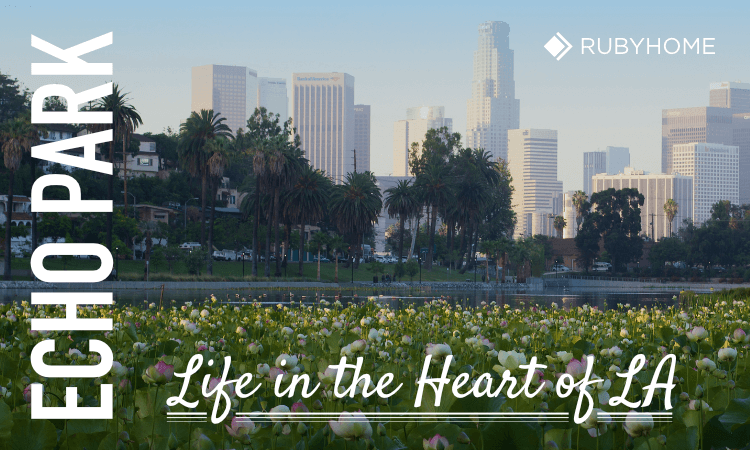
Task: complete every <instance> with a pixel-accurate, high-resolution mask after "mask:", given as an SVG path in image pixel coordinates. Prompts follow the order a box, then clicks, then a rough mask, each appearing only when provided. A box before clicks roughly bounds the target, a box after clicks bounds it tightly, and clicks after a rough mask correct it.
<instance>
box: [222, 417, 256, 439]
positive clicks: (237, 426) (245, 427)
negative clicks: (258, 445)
mask: <svg viewBox="0 0 750 450" xmlns="http://www.w3.org/2000/svg"><path fill="white" fill-rule="evenodd" d="M224 427H225V428H226V429H227V433H229V435H230V436H232V437H233V438H235V439H237V440H238V441H240V442H242V443H243V444H245V445H248V444H250V435H251V434H255V433H257V432H258V431H260V428H255V424H254V423H253V421H252V420H250V419H241V418H239V417H236V416H235V417H234V418H233V419H232V424H231V425H224Z"/></svg>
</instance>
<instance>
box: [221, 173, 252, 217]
mask: <svg viewBox="0 0 750 450" xmlns="http://www.w3.org/2000/svg"><path fill="white" fill-rule="evenodd" d="M246 195H247V193H246V192H240V191H238V190H237V188H236V187H235V186H233V185H232V183H231V182H230V180H229V178H228V177H223V178H222V179H221V186H219V188H218V189H217V190H216V200H217V201H218V202H220V203H221V204H224V205H226V207H227V208H239V207H240V204H241V203H242V200H243V199H244V198H245V196H246ZM217 211H218V208H217Z"/></svg>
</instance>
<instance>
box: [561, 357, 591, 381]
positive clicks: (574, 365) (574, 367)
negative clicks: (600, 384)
mask: <svg viewBox="0 0 750 450" xmlns="http://www.w3.org/2000/svg"><path fill="white" fill-rule="evenodd" d="M586 364H587V361H586V359H585V357H583V356H582V357H581V360H580V361H579V360H577V359H575V358H573V359H571V360H570V362H569V363H568V365H567V367H565V373H567V374H570V375H572V376H573V378H575V379H580V378H581V377H583V376H584V375H585V374H586Z"/></svg>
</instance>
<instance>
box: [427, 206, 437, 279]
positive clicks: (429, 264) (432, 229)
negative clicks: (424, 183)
mask: <svg viewBox="0 0 750 450" xmlns="http://www.w3.org/2000/svg"><path fill="white" fill-rule="evenodd" d="M436 226H437V205H432V217H430V240H429V244H428V247H427V261H426V264H425V266H426V269H427V270H428V271H430V272H432V256H433V248H434V247H435V227H436Z"/></svg>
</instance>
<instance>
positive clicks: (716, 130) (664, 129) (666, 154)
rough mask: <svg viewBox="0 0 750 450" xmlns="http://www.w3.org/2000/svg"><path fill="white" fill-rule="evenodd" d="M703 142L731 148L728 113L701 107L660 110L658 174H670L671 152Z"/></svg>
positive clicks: (729, 113)
mask: <svg viewBox="0 0 750 450" xmlns="http://www.w3.org/2000/svg"><path fill="white" fill-rule="evenodd" d="M695 142H704V143H711V144H724V145H732V110H731V109H729V108H718V107H712V106H708V107H706V106H702V107H697V108H678V109H664V110H662V113H661V171H662V172H663V173H668V174H669V173H672V172H673V171H674V166H673V162H672V154H673V150H672V148H673V147H674V146H675V145H678V144H690V143H695Z"/></svg>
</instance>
